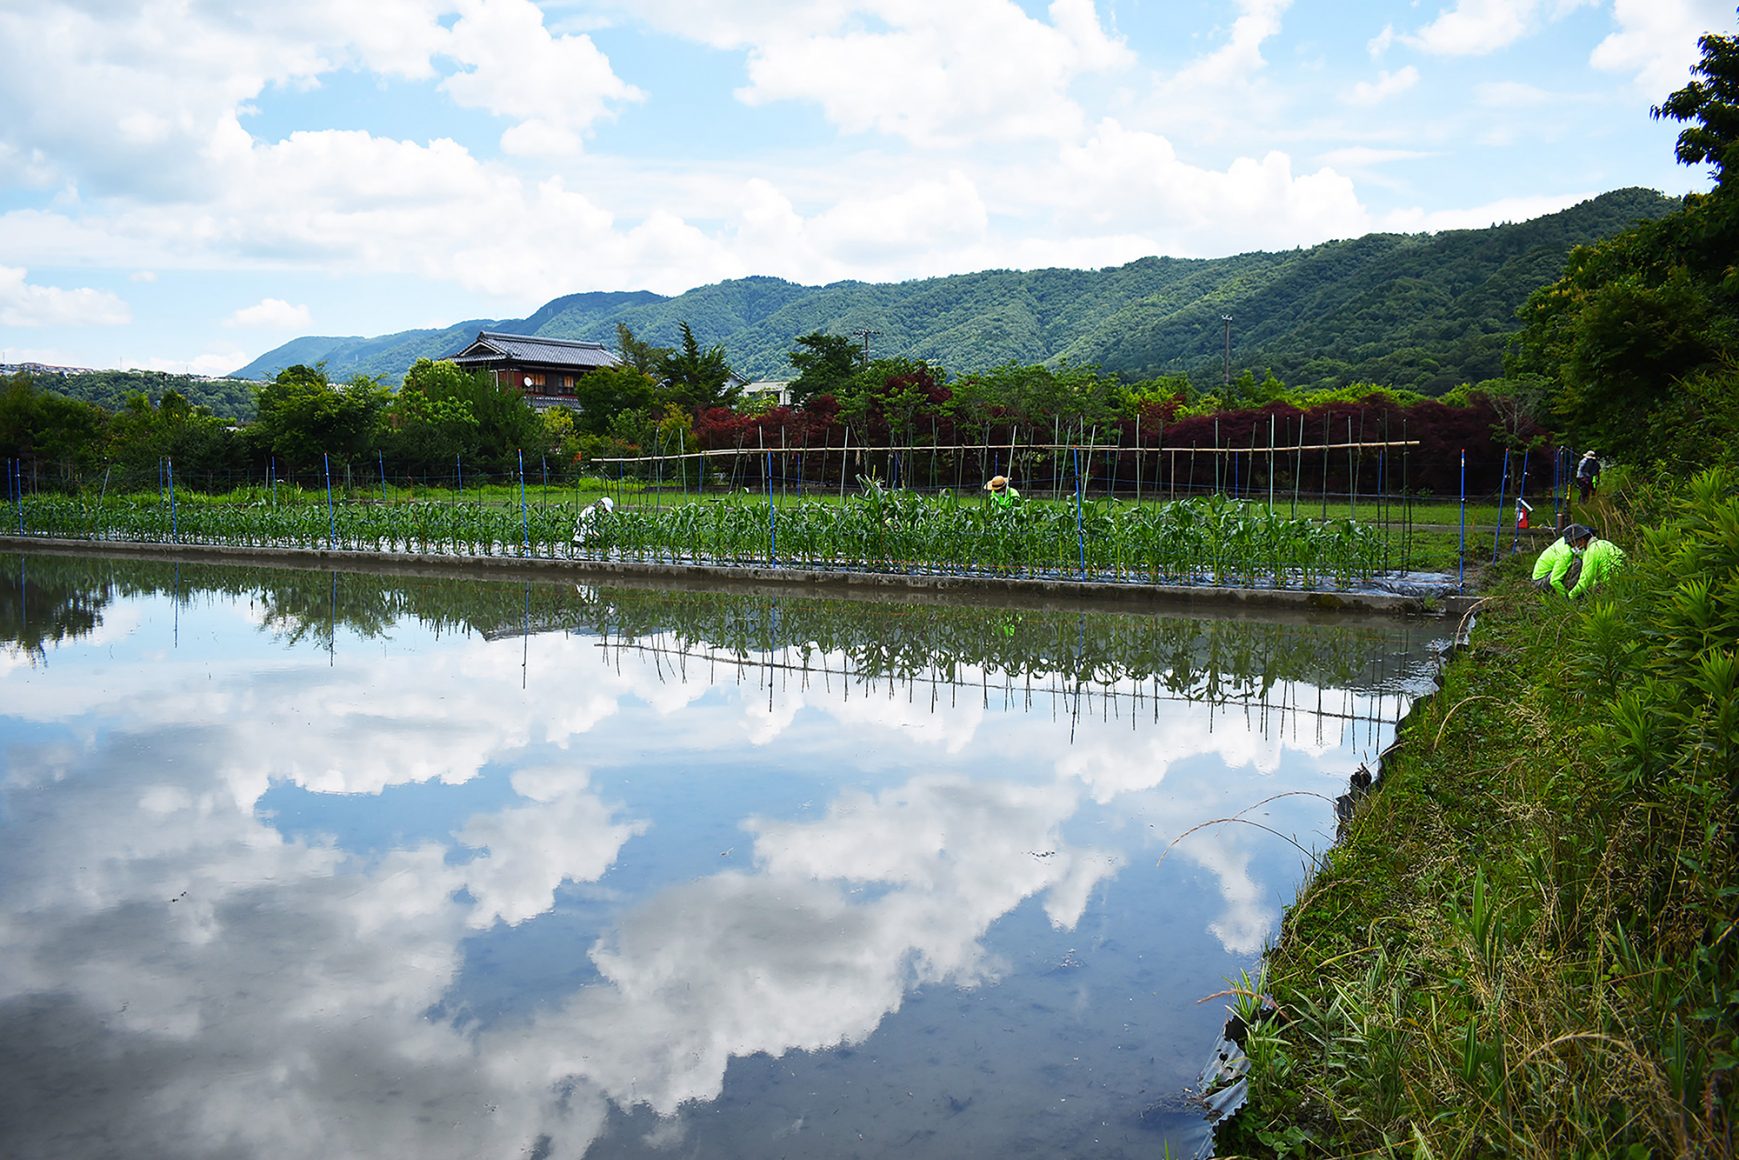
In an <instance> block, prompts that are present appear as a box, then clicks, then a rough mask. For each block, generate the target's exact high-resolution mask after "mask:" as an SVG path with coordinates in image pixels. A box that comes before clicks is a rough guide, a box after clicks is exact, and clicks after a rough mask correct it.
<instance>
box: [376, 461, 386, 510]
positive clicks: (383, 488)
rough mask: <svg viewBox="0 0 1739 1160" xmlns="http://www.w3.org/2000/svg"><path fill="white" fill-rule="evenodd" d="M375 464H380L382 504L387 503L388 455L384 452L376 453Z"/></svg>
mask: <svg viewBox="0 0 1739 1160" xmlns="http://www.w3.org/2000/svg"><path fill="white" fill-rule="evenodd" d="M374 459H375V462H376V463H378V464H380V502H381V503H383V504H384V503H385V502H386V455H385V454H384V453H383V452H380V451H376V452H375V453H374Z"/></svg>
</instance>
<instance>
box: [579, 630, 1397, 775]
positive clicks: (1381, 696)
mask: <svg viewBox="0 0 1739 1160" xmlns="http://www.w3.org/2000/svg"><path fill="white" fill-rule="evenodd" d="M599 647H600V648H601V649H602V650H603V651H604V653H605V656H606V663H610V661H611V659H612V658H610V655H609V654H610V653H611V652H614V654H615V656H614V658H613V661H614V664H615V665H616V667H617V669H618V671H620V666H621V663H622V658H623V656H624V654H638V655H641V656H645V657H647V658H649V659H650V660H651V661H652V667H653V671H654V673H655V674H656V675H657V677H658V679H659V680H660V681H661V682H664V681H666V680H667V676H666V674H667V673H668V674H669V677H668V679H672V680H675V681H676V682H677V683H679V684H685V683H687V680H688V676H687V664H688V661H689V660H690V659H691V658H692V659H695V660H703V661H705V662H706V664H707V666H708V677H707V680H708V683H716V682H717V680H718V669H719V667H720V666H721V665H723V666H725V667H727V668H730V669H735V671H736V683H737V684H738V685H743V684H746V683H747V681H748V673H747V670H748V669H750V668H753V669H754V670H755V687H756V689H758V690H759V689H765V690H766V691H767V709H768V711H769V712H773V711H774V710H775V709H776V707H777V697H776V693H777V691H778V690H779V689H784V690H786V691H787V692H788V691H789V688H790V680H791V677H792V676H793V674H795V676H796V679H797V682H798V686H799V691H800V692H801V691H806V690H808V689H809V688H810V685H811V682H812V681H813V680H814V679H816V678H820V680H821V682H822V687H823V688H824V689H825V690H826V691H827V692H829V693H832V692H833V691H834V690H833V681H834V679H835V678H837V679H838V680H839V681H840V690H839V693H840V695H841V697H842V698H843V699H844V700H846V701H849V700H850V699H851V697H852V693H853V692H854V690H855V691H857V692H860V693H865V692H870V691H872V690H873V691H877V692H882V693H884V694H885V696H886V697H887V698H888V699H889V700H892V699H894V698H896V697H897V696H898V695H899V694H900V693H901V692H902V691H903V692H904V693H905V700H906V703H907V704H917V703H918V697H917V690H918V688H920V687H923V688H926V689H927V690H928V692H929V695H928V698H927V700H928V702H929V707H930V710H931V711H932V712H935V711H936V710H937V709H939V708H944V707H945V708H949V709H953V708H958V707H959V692H960V690H962V689H963V688H967V687H969V683H968V679H963V678H965V677H966V675H965V674H964V673H962V672H961V670H960V669H959V668H958V667H950V668H941V667H938V668H935V669H930V670H926V671H919V670H917V669H908V670H907V671H905V672H904V673H895V672H893V671H892V670H888V669H882V668H873V667H872V668H869V669H863V668H852V667H850V666H849V665H848V664H846V663H843V662H845V661H848V660H849V657H846V656H845V655H844V654H835V655H836V657H837V658H838V662H839V663H833V664H830V663H827V662H826V661H820V662H818V660H817V658H816V656H815V654H814V653H813V651H812V650H810V649H808V648H807V647H800V646H789V645H788V646H784V647H779V648H775V647H774V646H773V644H772V642H771V640H768V642H767V643H766V644H765V645H764V646H763V648H762V649H761V650H760V653H761V655H759V656H754V655H744V654H743V653H741V652H732V651H730V650H728V649H725V648H721V647H719V646H715V645H712V644H709V643H706V642H692V643H685V644H676V645H671V644H660V643H654V642H653V641H651V640H640V639H635V638H631V637H627V636H624V635H621V634H617V635H616V636H615V637H614V638H613V639H612V638H610V637H607V636H606V637H601V638H600V641H599ZM1035 675H1036V676H1037V677H1038V678H1039V680H1038V682H1037V683H1036V684H1035V681H1034V677H1035ZM975 676H976V680H973V681H971V682H970V683H971V684H976V686H977V687H978V691H979V702H980V705H981V707H982V708H984V709H987V710H989V709H996V708H1000V709H1002V710H1013V711H1020V712H1031V711H1032V708H1033V702H1034V697H1035V695H1039V696H1044V695H1048V696H1049V698H1050V702H1051V705H1052V715H1053V719H1054V718H1055V716H1056V711H1057V710H1056V707H1057V706H1059V705H1061V706H1063V707H1064V711H1066V712H1067V713H1068V715H1069V719H1070V740H1071V741H1073V740H1075V730H1076V727H1077V726H1078V725H1079V723H1080V722H1081V721H1083V720H1085V719H1087V718H1088V717H1092V716H1097V717H1099V718H1100V719H1101V720H1104V721H1110V720H1113V719H1116V720H1122V718H1123V716H1124V713H1125V712H1127V713H1128V714H1129V721H1130V728H1131V729H1134V728H1135V727H1136V725H1137V722H1138V721H1140V720H1142V719H1143V718H1147V719H1150V720H1151V721H1152V723H1153V724H1155V725H1158V724H1160V707H1161V706H1162V705H1165V704H1175V705H1202V704H1206V705H1207V706H1208V708H1209V710H1210V712H1212V711H1213V710H1215V709H1218V708H1220V707H1223V706H1225V705H1229V704H1240V705H1242V706H1243V707H1244V710H1245V727H1246V728H1247V729H1248V730H1249V731H1250V732H1252V733H1253V734H1255V735H1258V736H1261V737H1264V738H1267V737H1271V736H1275V735H1279V736H1282V737H1284V736H1286V735H1287V733H1288V728H1287V727H1288V725H1290V726H1291V729H1290V733H1291V736H1292V737H1293V738H1294V739H1296V738H1297V734H1298V720H1299V719H1300V718H1309V719H1310V720H1311V721H1313V722H1314V723H1315V729H1314V737H1315V741H1316V743H1317V744H1319V745H1320V744H1323V743H1324V742H1325V737H1324V726H1325V725H1327V724H1329V723H1332V722H1338V723H1340V724H1341V725H1342V726H1348V725H1350V726H1353V727H1355V728H1357V727H1358V726H1363V727H1364V730H1365V736H1366V738H1367V739H1369V738H1374V737H1375V736H1376V735H1377V734H1378V733H1379V732H1381V731H1383V730H1385V729H1388V728H1391V727H1393V726H1394V725H1395V724H1396V722H1397V721H1398V720H1399V718H1400V716H1401V714H1402V712H1403V711H1404V708H1405V703H1406V700H1407V698H1406V695H1405V694H1404V693H1402V692H1400V691H1395V692H1393V693H1391V692H1387V691H1378V692H1375V693H1366V694H1360V693H1358V692H1356V691H1355V690H1353V689H1350V688H1347V689H1341V690H1338V692H1339V694H1340V698H1339V699H1340V702H1341V704H1340V706H1339V707H1338V708H1334V707H1331V706H1330V705H1329V704H1327V703H1325V700H1324V693H1325V690H1324V689H1323V688H1322V687H1321V686H1319V685H1311V684H1309V683H1308V682H1303V681H1292V680H1286V681H1274V682H1249V683H1240V684H1239V685H1237V686H1235V687H1234V686H1233V685H1230V684H1228V683H1225V682H1209V683H1207V684H1206V685H1205V686H1204V688H1211V689H1212V690H1213V691H1214V692H1213V695H1209V694H1207V693H1205V692H1204V691H1203V690H1201V689H1190V690H1186V691H1182V692H1180V691H1176V690H1172V689H1168V688H1166V687H1165V686H1164V685H1163V684H1162V681H1161V678H1160V677H1158V676H1155V677H1153V678H1152V679H1151V681H1150V682H1148V683H1140V682H1135V681H1131V680H1127V679H1125V680H1121V681H1117V682H1113V683H1103V684H1102V683H1096V682H1094V681H1093V680H1091V678H1090V677H1089V676H1088V675H1087V674H1085V673H1084V672H1082V671H1075V672H1062V671H1055V670H1053V671H1049V672H1038V673H1035V672H1033V671H1030V670H1029V671H1025V672H1023V673H1015V672H1013V671H1010V670H1006V669H1004V670H995V669H992V668H991V667H989V666H977V667H976V673H975ZM944 689H946V690H948V695H947V696H946V697H944V696H943V694H942V691H943V690H944ZM1301 689H1314V690H1315V693H1316V696H1315V698H1314V707H1309V706H1307V705H1306V703H1305V701H1304V699H1303V698H1301V697H1300V696H1299V695H1298V694H1299V692H1300V690H1301ZM1335 691H1336V690H1327V692H1335ZM1391 697H1392V698H1393V705H1392V707H1391ZM944 702H945V704H944ZM1149 703H1151V710H1150V711H1149V712H1140V711H1141V710H1143V709H1146V708H1147V706H1148V705H1149ZM1211 728H1212V726H1211V725H1210V731H1211ZM1319 796H1320V795H1319ZM1325 800H1326V799H1325Z"/></svg>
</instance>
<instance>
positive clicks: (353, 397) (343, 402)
mask: <svg viewBox="0 0 1739 1160" xmlns="http://www.w3.org/2000/svg"><path fill="white" fill-rule="evenodd" d="M386 404H387V391H386V388H385V387H383V386H382V385H381V383H380V379H379V378H378V377H375V376H370V375H358V376H356V377H355V378H354V379H352V380H351V381H350V382H349V383H346V384H345V385H344V386H342V387H335V386H333V385H332V384H331V383H330V382H328V381H327V379H326V371H325V369H324V368H323V367H308V366H303V365H301V364H298V365H296V366H292V367H285V368H284V369H283V370H282V371H279V372H278V376H277V378H275V379H273V380H272V381H271V382H269V383H267V384H266V385H265V386H263V387H261V388H260V390H259V395H258V404H257V405H258V412H259V418H258V419H257V420H255V427H256V429H257V438H258V440H259V442H260V443H261V444H263V446H264V447H265V448H266V449H267V450H269V451H270V452H271V453H272V454H273V455H275V456H278V457H279V458H281V459H282V460H283V461H284V464H285V465H286V466H288V467H290V468H292V469H309V468H313V467H315V466H316V465H318V464H320V462H321V457H322V456H323V455H329V456H331V457H332V458H334V459H336V460H338V461H339V462H341V463H349V462H351V461H352V460H360V459H361V458H363V457H364V456H365V454H366V453H367V452H369V451H372V450H374V449H375V448H376V447H378V446H379V442H380V435H381V420H382V417H383V415H384V413H385V411H386Z"/></svg>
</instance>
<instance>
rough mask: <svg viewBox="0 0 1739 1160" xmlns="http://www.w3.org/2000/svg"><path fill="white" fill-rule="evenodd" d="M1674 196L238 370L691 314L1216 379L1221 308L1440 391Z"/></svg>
mask: <svg viewBox="0 0 1739 1160" xmlns="http://www.w3.org/2000/svg"><path fill="white" fill-rule="evenodd" d="M1678 205H1679V202H1678V201H1677V200H1676V199H1673V198H1668V197H1664V196H1662V195H1661V194H1659V193H1656V192H1654V191H1652V190H1646V189H1621V190H1615V191H1614V192H1611V193H1606V194H1602V195H1601V196H1599V197H1596V198H1593V199H1591V200H1589V201H1585V202H1582V203H1581V204H1579V205H1576V206H1572V207H1571V208H1569V209H1566V210H1563V211H1561V212H1559V213H1555V214H1549V215H1546V216H1544V217H1540V218H1535V219H1532V220H1530V221H1525V222H1518V223H1509V224H1504V225H1499V226H1493V227H1490V228H1488V229H1481V230H1449V231H1444V232H1441V233H1436V234H1368V235H1365V236H1364V237H1360V238H1354V239H1349V240H1344V241H1332V242H1325V243H1323V244H1321V245H1317V246H1311V247H1309V248H1308V249H1297V250H1291V251H1282V252H1256V253H1248V254H1240V255H1236V256H1234V257H1229V258H1213V259H1178V258H1163V257H1160V258H1142V259H1140V260H1138V261H1135V262H1131V263H1129V264H1127V265H1124V266H1116V267H1107V268H1105V269H1100V270H1072V269H1062V268H1054V269H1045V270H1031V271H1013V270H985V271H981V272H978V273H973V274H958V275H952V276H948V277H940V278H923V279H916V280H913V281H910V282H898V283H868V282H835V283H832V284H830V285H826V286H802V285H798V284H796V283H793V282H787V281H784V280H783V279H779V278H770V277H749V278H738V279H733V280H730V281H726V282H718V283H714V284H711V285H707V286H701V287H697V288H696V289H693V290H690V291H688V292H686V293H684V294H680V295H676V296H674V297H669V296H665V295H661V294H654V293H651V292H650V291H644V290H642V291H619V292H618V291H594V292H588V293H581V294H568V295H564V296H562V297H560V298H556V299H553V300H551V301H550V302H548V303H546V304H544V305H543V306H542V307H540V308H539V309H538V310H536V311H535V312H534V313H532V314H531V315H530V316H529V317H527V318H520V319H511V318H510V319H471V320H468V321H465V322H458V323H454V324H453V325H452V326H448V327H445V328H442V329H438V330H407V331H400V332H399V333H396V334H388V335H381V336H378V337H375V338H362V337H348V338H334V337H312V336H310V337H304V338H297V339H293V340H292V341H290V342H287V343H285V344H284V345H283V346H280V347H278V348H277V349H275V350H272V351H269V352H267V353H266V354H264V355H261V356H260V357H259V358H257V359H255V360H254V361H253V362H251V363H249V364H248V365H247V366H245V367H242V368H241V369H239V370H237V371H236V372H235V375H236V376H237V377H242V378H251V379H269V378H271V377H272V376H274V375H275V374H277V373H278V371H280V370H282V369H283V368H284V367H287V366H292V365H295V364H297V363H303V364H307V365H313V364H315V363H319V362H324V363H325V365H326V371H327V373H328V375H330V376H331V377H332V378H333V379H335V380H337V379H346V378H349V377H351V376H353V375H355V374H359V373H361V374H370V375H382V376H384V377H385V378H386V379H387V380H388V381H390V382H397V381H398V380H399V378H400V377H401V376H402V375H403V374H404V372H405V370H406V369H407V368H408V367H409V366H410V365H411V364H412V363H413V362H415V361H416V360H417V359H418V358H442V357H445V356H447V355H451V354H453V353H455V352H457V351H458V350H459V349H460V348H461V347H463V346H464V345H465V344H466V343H467V342H469V341H470V340H471V339H472V338H473V337H475V335H476V332H477V331H479V330H495V331H507V332H511V333H516V334H535V335H542V336H545V337H549V338H570V339H582V340H586V341H591V342H602V343H605V344H607V345H611V346H614V344H615V340H616V325H617V324H618V323H626V324H627V325H628V326H629V327H631V328H632V329H633V331H634V333H635V335H636V336H637V337H639V338H641V339H644V340H647V341H650V342H653V343H656V344H659V345H675V344H676V342H677V335H678V326H679V324H680V323H682V322H685V321H686V322H687V323H688V324H689V326H690V327H691V328H692V330H693V331H694V334H695V337H696V338H698V339H699V340H700V341H701V342H702V344H703V345H707V346H711V345H712V344H714V343H720V344H723V346H724V348H725V352H726V355H727V356H728V358H729V360H730V363H731V365H732V367H733V368H735V369H736V371H737V372H738V373H739V374H742V375H744V376H745V377H747V378H784V377H788V376H789V375H790V374H791V368H790V364H789V363H788V362H787V361H786V355H787V354H788V353H789V351H790V350H791V349H792V345H793V340H794V339H795V338H796V337H797V336H798V335H801V334H808V333H810V332H812V331H817V330H820V331H825V332H828V333H833V334H849V333H851V332H852V331H856V330H862V329H869V330H873V331H875V332H876V336H875V338H874V340H873V346H872V352H871V353H872V354H874V355H877V356H883V355H888V356H893V355H899V356H906V357H911V358H924V359H930V360H933V361H935V362H938V363H940V364H941V365H942V366H944V367H945V368H947V369H948V370H949V371H951V372H954V373H961V372H966V371H972V370H981V369H984V368H987V367H991V366H997V365H1000V364H1003V363H1007V362H1018V363H1046V362H1049V363H1058V362H1068V363H1072V364H1075V365H1097V366H1099V367H1100V368H1102V369H1103V370H1106V371H1111V372H1115V373H1118V374H1122V375H1124V376H1126V377H1129V378H1146V377H1152V376H1154V375H1158V374H1163V373H1174V372H1183V373H1188V374H1190V375H1192V376H1194V377H1196V378H1198V380H1200V381H1201V382H1202V383H1203V385H1210V384H1211V383H1213V382H1217V381H1219V378H1220V376H1221V374H1222V373H1223V343H1224V330H1223V327H1224V323H1223V322H1222V321H1221V320H1222V316H1224V315H1228V314H1229V315H1231V316H1232V319H1233V321H1232V346H1233V351H1232V367H1233V371H1234V373H1237V372H1239V371H1241V370H1244V369H1250V370H1253V371H1255V372H1256V373H1257V374H1258V375H1260V374H1262V373H1264V372H1268V371H1272V372H1273V373H1274V374H1275V375H1276V376H1278V377H1279V378H1280V379H1281V380H1282V381H1284V382H1286V383H1287V384H1288V385H1289V386H1299V387H1304V386H1334V385H1339V384H1342V383H1346V382H1370V383H1378V384H1382V385H1388V386H1396V387H1405V388H1410V389H1413V390H1419V391H1424V392H1426V393H1428V394H1440V393H1442V392H1443V391H1445V390H1448V389H1450V388H1451V387H1454V386H1456V385H1457V384H1459V383H1463V382H1478V381H1480V380H1483V379H1488V378H1495V377H1497V376H1498V375H1500V374H1501V373H1502V356H1503V351H1504V347H1505V345H1506V343H1507V342H1508V339H1509V336H1510V335H1511V334H1512V333H1514V331H1515V329H1516V319H1515V312H1516V309H1517V308H1518V307H1519V306H1520V305H1521V304H1522V302H1523V301H1524V300H1525V299H1526V298H1527V296H1528V295H1529V294H1530V293H1532V292H1533V291H1534V290H1535V289H1537V288H1539V287H1540V286H1542V285H1544V284H1545V283H1547V282H1550V281H1552V280H1553V279H1555V278H1557V277H1558V275H1559V274H1560V273H1561V272H1562V271H1563V268H1564V261H1565V259H1566V257H1567V256H1568V255H1569V252H1570V250H1571V249H1572V248H1573V247H1575V246H1577V245H1581V244H1584V243H1587V242H1592V241H1596V240H1598V239H1600V238H1604V237H1608V236H1610V235H1612V234H1615V233H1617V232H1619V231H1620V230H1622V229H1624V228H1626V227H1628V226H1630V225H1632V224H1634V223H1636V222H1638V221H1641V220H1645V219H1655V218H1659V217H1662V216H1664V215H1665V214H1666V213H1668V212H1670V211H1671V210H1673V209H1674V208H1676V207H1677V206H1678Z"/></svg>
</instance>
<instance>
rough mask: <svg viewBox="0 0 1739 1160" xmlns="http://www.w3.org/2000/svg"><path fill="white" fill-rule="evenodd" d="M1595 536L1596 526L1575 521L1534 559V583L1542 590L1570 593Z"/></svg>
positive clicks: (1563, 594)
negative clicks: (1583, 555) (1592, 526)
mask: <svg viewBox="0 0 1739 1160" xmlns="http://www.w3.org/2000/svg"><path fill="white" fill-rule="evenodd" d="M1593 537H1594V529H1593V528H1591V527H1588V526H1587V525H1586V524H1571V525H1570V526H1569V527H1567V528H1565V529H1564V534H1563V535H1561V536H1559V537H1558V538H1557V539H1555V540H1553V541H1552V544H1551V546H1550V547H1548V548H1547V549H1546V550H1545V551H1544V552H1541V553H1540V558H1539V559H1538V560H1535V561H1534V587H1535V588H1538V589H1539V590H1540V591H1541V592H1556V593H1558V595H1560V596H1568V595H1570V588H1571V586H1572V585H1574V584H1575V583H1576V581H1577V580H1579V579H1581V573H1582V551H1583V549H1584V548H1586V547H1587V546H1588V541H1589V540H1591V539H1592V538H1593Z"/></svg>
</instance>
